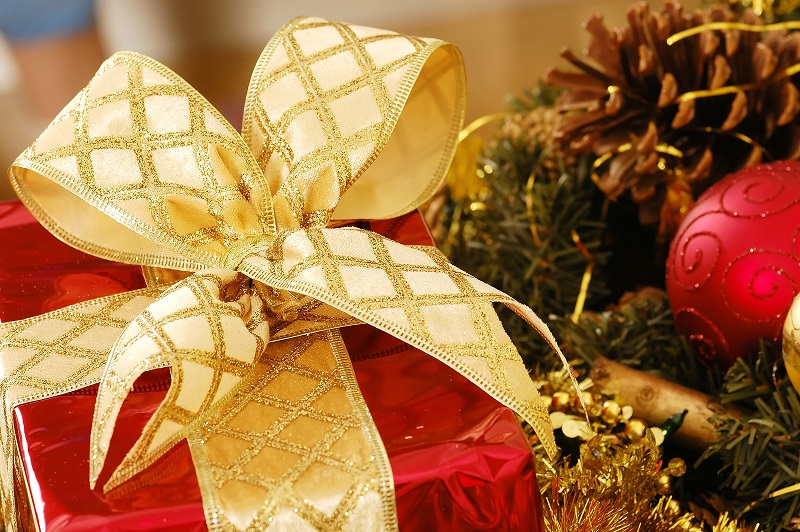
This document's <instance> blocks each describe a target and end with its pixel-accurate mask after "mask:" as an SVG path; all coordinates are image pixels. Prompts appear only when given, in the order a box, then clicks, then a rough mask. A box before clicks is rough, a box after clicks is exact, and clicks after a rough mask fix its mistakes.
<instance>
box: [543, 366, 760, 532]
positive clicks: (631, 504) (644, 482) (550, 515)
mask: <svg viewBox="0 0 800 532" xmlns="http://www.w3.org/2000/svg"><path fill="white" fill-rule="evenodd" d="M536 384H537V386H538V387H539V388H540V390H541V392H542V398H543V400H545V401H546V402H547V404H548V407H549V408H550V412H551V417H553V424H554V426H556V427H557V428H562V427H563V433H564V434H562V436H563V435H566V434H567V430H566V426H565V423H564V422H563V420H564V419H574V420H582V419H584V418H583V412H584V410H583V408H582V407H581V406H580V402H579V401H577V399H576V392H575V391H574V390H572V389H571V388H570V387H569V386H568V376H567V375H566V374H565V372H564V371H554V372H550V373H547V374H546V375H545V378H544V379H542V380H539V381H536ZM581 388H582V389H584V390H591V391H584V392H583V394H584V400H585V401H586V405H587V410H586V413H587V414H588V415H589V418H590V422H591V426H590V427H589V429H590V430H588V431H587V430H584V431H575V432H576V434H577V436H575V439H576V440H578V441H581V443H580V446H579V453H578V456H577V458H576V459H575V460H572V457H569V456H562V457H561V458H560V459H559V460H558V461H557V462H556V463H555V464H552V463H550V462H549V461H547V459H546V457H545V455H544V452H543V450H542V449H541V446H539V445H538V441H537V438H536V437H535V435H533V433H532V432H530V436H531V437H530V441H531V444H532V447H533V450H534V454H535V455H536V458H537V469H536V470H537V474H538V480H539V488H540V489H541V492H542V497H543V509H544V523H545V529H546V530H548V531H549V532H589V531H597V530H603V531H609V532H634V531H635V532H641V531H645V530H646V531H648V532H756V531H757V530H758V527H757V526H756V527H755V528H752V527H747V526H745V525H744V524H742V523H740V522H739V521H737V520H736V519H733V518H732V517H731V516H730V515H729V514H727V513H725V512H722V513H721V514H720V515H719V517H718V518H716V519H715V518H712V517H710V516H709V515H707V514H706V515H704V514H703V513H702V512H697V513H695V512H687V511H684V509H683V508H682V507H681V505H680V504H679V503H678V501H676V500H674V499H673V498H672V497H671V496H669V493H670V478H671V477H674V476H681V475H683V474H684V472H685V471H686V465H685V464H684V462H683V460H681V459H673V460H670V462H669V463H668V464H666V465H664V464H663V463H662V454H661V449H660V447H659V445H658V444H657V443H656V440H655V438H654V434H656V433H657V432H658V431H659V429H658V428H651V429H647V427H646V425H644V430H642V431H641V432H640V434H639V435H638V436H636V437H631V431H629V430H628V429H629V428H630V427H631V425H633V424H641V423H642V422H641V421H640V420H638V419H637V418H635V417H633V414H635V413H634V412H632V409H630V407H628V406H624V405H619V404H617V403H616V401H615V400H614V398H613V397H611V396H609V395H607V394H605V393H603V392H602V391H601V390H596V389H594V387H593V383H592V382H591V380H589V379H587V380H586V381H583V382H582V383H581ZM576 422H577V421H576ZM582 423H584V424H585V423H586V422H585V421H582ZM636 432H638V431H636Z"/></svg>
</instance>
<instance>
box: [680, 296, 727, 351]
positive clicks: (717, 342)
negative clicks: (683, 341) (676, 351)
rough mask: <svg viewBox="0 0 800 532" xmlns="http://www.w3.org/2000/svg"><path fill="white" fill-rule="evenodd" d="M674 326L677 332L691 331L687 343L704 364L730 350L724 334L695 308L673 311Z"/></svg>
mask: <svg viewBox="0 0 800 532" xmlns="http://www.w3.org/2000/svg"><path fill="white" fill-rule="evenodd" d="M675 327H676V329H677V330H678V332H684V331H687V332H689V331H691V334H689V344H690V345H691V347H692V349H693V350H694V352H695V353H697V355H698V357H699V358H700V360H701V361H702V362H703V363H704V364H707V365H708V364H710V363H712V362H715V361H717V358H718V356H719V355H721V354H725V353H729V352H730V348H729V346H728V341H727V340H726V339H725V335H724V334H722V332H721V331H720V330H719V328H717V326H716V325H714V323H713V322H712V321H711V320H709V319H708V318H707V317H706V316H705V315H704V314H703V313H701V312H699V311H698V310H697V309H694V308H687V307H684V308H681V309H678V310H677V311H676V312H675Z"/></svg>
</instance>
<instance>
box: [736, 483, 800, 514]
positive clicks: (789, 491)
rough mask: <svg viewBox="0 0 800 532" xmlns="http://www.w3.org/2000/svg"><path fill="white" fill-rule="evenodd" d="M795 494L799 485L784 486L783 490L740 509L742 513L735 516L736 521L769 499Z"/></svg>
mask: <svg viewBox="0 0 800 532" xmlns="http://www.w3.org/2000/svg"><path fill="white" fill-rule="evenodd" d="M797 492H800V483H797V484H792V485H791V486H786V487H785V488H781V489H779V490H775V491H773V492H772V493H770V494H769V495H767V496H765V497H761V498H760V499H757V500H755V501H753V502H751V503H750V504H748V505H747V506H745V507H744V508H743V509H742V511H741V512H739V515H737V516H736V519H741V518H742V516H744V514H746V513H747V512H749V511H750V510H752V509H753V508H755V507H756V506H758V505H759V504H761V503H762V502H764V501H768V500H769V499H774V498H776V497H782V496H784V495H790V494H792V493H797Z"/></svg>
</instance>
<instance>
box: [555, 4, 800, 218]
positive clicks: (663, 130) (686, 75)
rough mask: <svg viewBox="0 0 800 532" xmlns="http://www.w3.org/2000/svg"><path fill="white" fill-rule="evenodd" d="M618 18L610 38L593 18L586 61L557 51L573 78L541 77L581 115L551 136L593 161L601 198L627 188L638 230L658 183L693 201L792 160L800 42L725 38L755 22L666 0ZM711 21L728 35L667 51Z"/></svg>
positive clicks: (709, 34)
mask: <svg viewBox="0 0 800 532" xmlns="http://www.w3.org/2000/svg"><path fill="white" fill-rule="evenodd" d="M627 21H628V23H627V25H626V26H624V27H622V28H614V29H611V30H610V29H608V28H607V27H606V26H605V24H604V23H603V19H602V17H601V16H600V15H596V16H594V17H592V18H591V19H590V20H589V21H588V22H587V23H586V26H585V27H586V30H587V31H588V32H589V34H590V42H589V45H588V48H587V50H586V54H587V56H588V57H587V58H585V59H583V58H579V57H578V56H577V55H575V54H574V53H572V52H571V51H569V50H567V51H564V52H563V53H562V56H563V57H564V58H565V59H567V60H568V61H569V62H570V63H572V64H573V65H575V66H576V67H578V69H579V72H565V71H560V70H556V69H553V70H551V71H550V72H548V74H547V80H548V82H550V83H551V84H554V85H556V86H559V87H563V88H566V89H567V92H566V93H565V94H564V95H562V97H561V99H560V101H559V103H558V106H559V108H560V109H562V110H565V111H570V112H576V111H579V112H581V114H580V115H579V116H577V117H575V118H569V119H567V120H565V122H564V124H563V125H562V127H561V128H560V129H559V134H560V135H561V136H562V137H564V138H565V139H567V140H569V141H571V146H572V148H573V149H576V150H579V151H591V152H593V153H595V154H596V155H597V156H598V157H599V158H600V159H599V162H600V163H602V164H600V165H598V168H597V180H598V184H599V186H600V188H601V189H602V190H603V191H604V192H605V193H606V195H608V197H609V198H612V199H615V198H617V197H619V196H620V195H622V194H623V193H625V192H627V191H630V194H631V197H632V198H633V200H634V201H636V202H637V203H639V206H640V210H639V213H640V219H641V221H642V222H643V223H653V222H656V221H657V220H658V218H659V215H660V211H661V207H662V204H663V201H664V197H665V195H666V189H665V185H667V184H670V183H673V182H675V181H676V180H678V181H679V182H680V181H682V180H685V181H686V182H688V183H689V184H690V185H691V186H692V188H693V189H694V192H695V193H699V192H700V191H702V190H704V189H705V188H706V187H707V186H709V185H710V184H712V183H713V182H715V181H717V180H719V179H721V178H722V177H724V176H725V175H726V174H728V173H730V172H732V171H735V170H738V169H739V168H741V167H743V166H750V165H753V164H755V163H757V162H759V161H760V160H762V158H763V159H767V160H770V159H771V160H775V159H796V158H797V157H798V156H800V121H798V118H797V114H798V111H800V91H798V89H797V88H796V87H795V85H794V83H793V81H792V76H790V75H789V71H788V70H787V69H788V68H789V67H791V66H793V65H795V64H797V63H798V62H800V34H797V33H787V32H786V30H777V31H771V32H763V33H759V32H749V31H744V30H740V29H734V28H732V27H730V25H729V24H730V23H731V22H744V23H747V24H750V25H756V26H760V25H762V24H763V21H762V20H761V19H760V18H759V17H758V16H756V15H755V14H754V13H753V12H752V11H745V12H744V13H743V14H737V13H735V12H734V11H732V10H731V9H730V8H728V7H726V6H720V5H717V6H712V7H709V8H706V9H703V10H698V11H695V12H693V13H691V14H690V13H685V12H684V11H683V8H682V7H681V5H680V4H679V3H678V2H677V1H675V0H668V1H666V2H665V4H664V7H663V8H662V9H661V10H660V11H657V12H656V11H651V9H650V8H649V7H648V4H647V3H645V2H638V3H635V4H634V5H632V6H631V7H630V8H629V10H628V13H627ZM714 22H723V23H728V26H727V27H726V29H715V30H710V29H709V30H705V31H703V32H701V33H700V34H699V35H692V36H688V37H686V38H683V39H680V40H678V41H677V42H676V43H674V44H672V45H668V44H667V40H668V38H669V37H671V36H674V35H676V34H679V33H681V32H683V31H686V30H688V29H691V28H696V27H699V26H702V25H705V24H708V23H714ZM676 172H680V173H676Z"/></svg>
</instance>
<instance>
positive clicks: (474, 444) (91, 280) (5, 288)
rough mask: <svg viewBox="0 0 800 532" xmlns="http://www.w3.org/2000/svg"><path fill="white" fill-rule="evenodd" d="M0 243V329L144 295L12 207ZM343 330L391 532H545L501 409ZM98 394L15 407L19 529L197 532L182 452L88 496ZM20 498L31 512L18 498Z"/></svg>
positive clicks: (410, 229) (137, 427) (0, 220)
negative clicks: (387, 482)
mask: <svg viewBox="0 0 800 532" xmlns="http://www.w3.org/2000/svg"><path fill="white" fill-rule="evenodd" d="M370 229H372V230H374V231H377V232H379V233H381V234H384V235H386V236H389V237H390V238H393V239H395V240H397V241H399V242H402V243H405V244H423V245H429V244H431V242H432V241H431V237H430V234H429V233H428V230H427V228H426V227H425V224H424V222H423V221H422V219H421V217H420V216H419V215H417V214H414V215H409V216H405V217H402V218H398V219H394V220H387V221H382V222H373V223H371V224H370ZM0 242H2V243H3V244H4V245H5V249H6V254H5V255H4V256H3V257H2V259H0V321H10V320H15V319H21V318H24V317H28V316H33V315H37V314H41V313H43V312H47V311H49V310H54V309H56V308H60V307H63V306H66V305H69V304H72V303H75V302H78V301H83V300H86V299H92V298H96V297H101V296H105V295H108V294H112V293H116V292H121V291H125V290H131V289H135V288H139V287H142V286H143V285H144V281H143V280H142V277H141V273H140V271H139V268H138V267H135V266H127V265H121V264H116V263H112V262H108V261H104V260H102V259H97V258H94V257H90V256H88V255H85V254H83V253H81V252H79V251H77V250H74V249H72V248H70V247H69V246H67V245H65V244H63V243H61V242H59V241H58V240H56V239H55V238H54V237H52V236H51V235H50V234H49V233H48V232H47V231H46V230H45V229H44V228H42V227H41V226H40V225H39V224H38V223H37V222H36V221H35V220H34V219H33V218H32V217H31V215H30V214H29V213H28V212H27V211H26V210H25V208H24V207H22V206H21V205H20V204H19V203H17V202H11V203H0ZM342 333H343V336H344V339H345V343H346V345H347V347H348V350H349V352H350V354H351V357H352V359H353V366H354V368H355V372H356V377H357V379H358V383H359V385H360V386H361V391H362V393H363V395H364V399H365V400H366V402H367V405H368V406H369V408H370V411H371V412H372V415H373V418H374V420H375V424H376V425H377V427H378V430H379V431H380V434H381V437H382V438H383V442H384V445H385V447H386V451H387V453H388V455H389V460H390V462H391V465H392V471H393V474H394V479H395V490H396V495H397V510H398V517H399V520H400V528H401V529H403V530H415V531H416V530H532V531H534V532H537V531H543V530H544V528H543V524H542V521H541V519H542V518H541V510H540V509H541V501H540V499H539V490H538V487H537V485H536V475H535V472H534V468H533V462H532V459H531V453H530V449H529V447H528V445H527V442H526V440H525V437H524V435H523V434H522V432H521V431H520V429H519V426H518V424H517V421H516V419H515V416H514V414H513V413H512V412H511V411H510V410H509V409H508V408H506V407H504V406H501V405H500V404H499V403H497V402H496V401H495V400H494V399H492V398H491V397H489V396H488V395H486V394H485V393H484V392H483V391H481V390H480V389H478V388H477V387H476V386H474V385H473V384H472V383H470V382H469V381H467V380H466V379H465V378H464V377H462V376H461V375H459V374H458V373H456V372H455V371H453V370H451V369H450V368H448V367H447V366H445V365H444V364H442V363H440V362H439V361H437V360H435V359H434V358H432V357H430V356H428V355H426V354H424V353H422V352H420V351H418V350H417V349H415V348H412V347H410V346H408V345H407V344H405V343H403V342H401V341H399V340H397V339H395V338H393V337H391V336H389V335H387V334H385V333H383V332H380V331H378V330H376V329H373V328H371V327H369V326H366V325H359V326H355V327H349V328H346V329H344V330H343V331H342ZM168 384H169V374H168V372H167V371H166V370H157V371H154V372H150V373H148V374H146V375H144V376H143V377H142V378H140V379H139V381H137V384H136V389H135V393H133V394H131V395H130V397H129V398H128V400H127V401H126V403H125V405H124V406H123V409H122V413H121V414H120V421H119V426H120V427H122V428H123V429H124V430H119V431H118V432H117V434H116V435H115V439H114V440H113V441H112V447H111V453H110V455H109V459H108V463H110V464H116V463H118V462H119V461H120V460H121V459H122V456H123V454H124V453H125V451H126V450H127V449H128V448H130V446H131V445H132V444H133V442H134V441H135V440H136V438H137V437H138V435H139V434H140V433H141V429H142V427H143V426H144V424H145V423H146V422H147V420H148V419H149V417H150V416H151V415H152V413H153V412H154V411H155V408H156V407H157V406H158V403H159V401H160V400H161V399H162V398H163V397H164V395H165V394H166V388H167V386H168ZM95 393H96V387H89V388H84V389H83V390H79V391H78V392H75V393H72V394H68V395H62V396H59V397H55V398H51V399H45V400H42V401H37V402H35V403H29V404H26V405H22V406H19V407H17V408H16V410H15V412H14V416H15V422H16V430H17V436H18V441H19V442H20V449H19V450H20V461H19V466H20V468H21V469H23V470H24V476H23V475H21V473H22V471H17V474H18V476H19V478H18V482H17V492H18V494H17V496H18V498H19V500H20V502H23V504H21V505H20V507H21V508H22V511H21V517H22V522H23V524H24V525H25V526H27V527H29V528H30V529H35V528H37V527H38V528H39V529H40V530H45V531H62V530H65V531H66V530H69V531H79V530H80V531H84V530H85V531H90V530H91V531H95V530H125V531H138V530H186V531H194V530H205V528H206V527H205V518H204V514H203V508H202V503H201V499H200V492H199V488H198V486H197V480H196V477H195V474H194V468H193V466H192V461H191V456H190V453H189V449H188V445H187V444H186V443H185V442H184V443H182V444H181V445H179V446H177V447H176V448H175V449H174V450H173V451H171V452H170V453H169V454H168V455H166V456H164V457H163V458H162V459H161V460H160V461H159V462H158V463H157V464H155V465H154V466H153V467H151V468H149V469H148V470H147V471H146V472H144V473H143V474H142V475H141V476H140V477H138V478H136V479H133V480H132V481H131V482H129V483H128V484H126V485H124V486H122V487H120V488H118V489H117V490H115V491H113V492H111V493H109V494H105V495H104V494H103V493H102V492H101V491H100V490H95V491H92V490H90V489H89V485H88V471H89V466H88V453H89V431H90V427H91V422H92V413H93V411H94V400H95ZM109 474H110V469H109V470H107V471H105V472H104V476H105V477H107V476H108V475H109ZM103 481H104V478H103V477H101V479H100V483H99V485H102V483H103ZM26 482H27V485H26ZM26 492H27V494H26ZM27 498H30V502H31V505H30V508H28V505H27V504H24V501H23V500H22V499H27Z"/></svg>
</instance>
